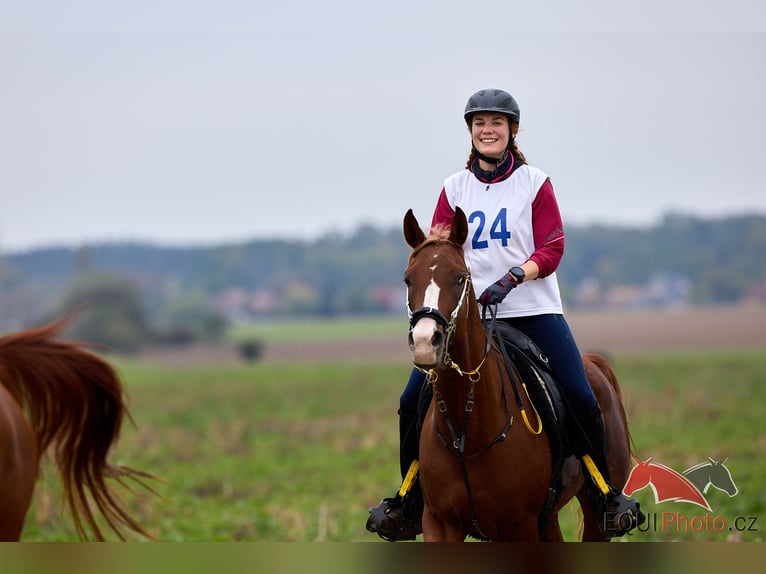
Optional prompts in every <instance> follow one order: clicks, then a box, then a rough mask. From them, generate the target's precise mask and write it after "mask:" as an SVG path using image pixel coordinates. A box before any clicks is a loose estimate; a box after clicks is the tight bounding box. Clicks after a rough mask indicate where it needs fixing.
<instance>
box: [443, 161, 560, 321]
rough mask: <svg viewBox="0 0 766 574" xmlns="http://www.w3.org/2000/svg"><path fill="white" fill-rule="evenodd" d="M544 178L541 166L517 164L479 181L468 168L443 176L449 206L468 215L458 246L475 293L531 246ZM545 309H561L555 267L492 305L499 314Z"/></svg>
mask: <svg viewBox="0 0 766 574" xmlns="http://www.w3.org/2000/svg"><path fill="white" fill-rule="evenodd" d="M547 178H548V176H547V175H546V174H545V173H544V172H543V171H542V170H540V169H538V168H536V167H531V166H528V165H522V166H521V167H519V168H518V169H516V171H514V172H513V173H512V174H511V176H510V177H509V178H508V179H506V180H504V181H500V182H498V183H492V184H487V183H482V182H481V181H479V180H478V179H477V178H476V176H474V175H473V173H471V172H470V171H469V170H467V169H466V170H463V171H460V172H458V173H456V174H454V175H452V176H450V177H448V178H447V179H446V180H445V182H444V191H445V193H446V195H447V201H448V202H449V204H450V206H451V207H452V209H453V210H454V209H455V208H456V207H460V208H461V209H462V210H463V211H464V212H465V215H466V217H467V218H468V238H467V239H466V242H465V244H464V245H463V249H464V251H465V261H466V264H467V265H468V269H469V270H470V271H471V278H472V280H473V287H474V290H475V291H476V297H478V296H479V295H481V293H482V292H483V291H484V289H486V288H487V287H488V286H489V285H491V284H492V283H494V282H495V281H497V280H498V279H500V278H501V277H502V276H503V275H505V274H506V273H508V270H509V269H510V268H511V267H513V266H514V265H521V264H522V263H524V262H525V261H527V259H529V256H530V255H532V253H533V252H534V250H535V239H534V233H533V229H532V202H533V201H534V199H535V196H536V195H537V192H538V191H539V189H540V187H541V186H542V185H543V183H545V180H546V179H547ZM544 313H562V305H561V294H560V293H559V285H558V280H557V279H556V273H555V272H554V273H552V274H551V275H548V276H547V277H544V278H542V279H535V280H534V281H529V282H525V283H522V284H521V285H519V286H518V287H516V289H514V290H513V291H511V292H510V293H509V294H508V296H507V297H506V298H505V300H504V301H503V302H502V303H501V304H500V305H498V307H497V316H498V317H525V316H529V315H541V314H544Z"/></svg>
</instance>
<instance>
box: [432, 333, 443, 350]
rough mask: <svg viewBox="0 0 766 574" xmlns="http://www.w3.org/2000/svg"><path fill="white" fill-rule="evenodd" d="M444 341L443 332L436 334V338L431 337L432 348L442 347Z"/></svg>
mask: <svg viewBox="0 0 766 574" xmlns="http://www.w3.org/2000/svg"><path fill="white" fill-rule="evenodd" d="M443 341H444V335H443V334H442V332H441V331H436V332H435V333H434V336H433V337H431V346H433V347H434V348H437V347H440V346H441V345H442V342H443Z"/></svg>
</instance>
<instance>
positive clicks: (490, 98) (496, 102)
mask: <svg viewBox="0 0 766 574" xmlns="http://www.w3.org/2000/svg"><path fill="white" fill-rule="evenodd" d="M477 112H498V113H501V114H505V115H506V116H508V121H511V122H516V123H519V117H520V115H521V111H520V110H519V104H518V103H517V102H516V100H515V99H514V98H513V96H512V95H511V94H509V93H508V92H506V91H503V90H495V89H488V90H479V91H478V92H476V93H475V94H474V95H472V96H471V97H470V98H468V103H467V104H466V105H465V113H464V114H463V118H465V123H466V124H468V127H469V128H470V127H471V118H472V117H473V115H474V114H475V113H477Z"/></svg>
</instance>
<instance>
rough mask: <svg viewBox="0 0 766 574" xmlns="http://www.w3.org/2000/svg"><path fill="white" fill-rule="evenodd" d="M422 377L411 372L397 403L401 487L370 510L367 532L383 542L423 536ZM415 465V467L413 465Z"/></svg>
mask: <svg viewBox="0 0 766 574" xmlns="http://www.w3.org/2000/svg"><path fill="white" fill-rule="evenodd" d="M424 384H425V375H424V374H423V373H422V372H420V371H419V370H417V369H413V370H412V373H411V374H410V379H409V381H408V382H407V386H406V387H405V389H404V392H403V393H402V395H401V397H400V399H399V465H400V469H401V473H402V486H401V487H400V488H399V490H398V491H397V492H396V494H395V495H394V496H393V497H391V498H384V499H383V500H381V501H380V504H379V505H378V506H377V507H376V508H371V509H370V517H369V519H368V520H367V529H368V530H369V531H370V532H376V533H377V534H378V536H380V537H381V538H383V539H385V540H390V541H392V542H393V541H396V540H414V539H415V536H416V535H418V534H420V533H421V532H422V528H421V516H422V514H423V496H422V494H421V491H420V482H419V480H418V478H417V460H418V450H419V440H420V432H419V427H420V415H421V409H419V401H420V396H421V392H422V390H423V387H424ZM413 463H414V465H413Z"/></svg>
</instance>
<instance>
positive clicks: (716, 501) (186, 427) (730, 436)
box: [22, 320, 766, 542]
mask: <svg viewBox="0 0 766 574" xmlns="http://www.w3.org/2000/svg"><path fill="white" fill-rule="evenodd" d="M395 323H396V325H394V322H393V321H392V324H391V326H390V327H383V328H386V329H387V328H390V329H391V330H392V332H393V331H394V329H396V332H397V333H399V332H400V331H401V320H397V321H396V322H395ZM341 331H342V329H341ZM304 332H305V330H304ZM379 332H380V331H378V330H377V329H376V328H375V327H370V326H369V325H366V326H365V325H362V326H360V328H359V330H358V331H355V332H354V335H353V337H354V338H355V339H359V338H363V337H364V336H365V335H364V334H365V333H379ZM346 334H348V331H346ZM274 336H275V337H276V338H277V339H279V337H284V340H285V341H292V342H295V338H294V337H295V335H294V334H293V335H285V334H284V333H281V334H277V335H274ZM290 337H293V338H292V339H291V338H290ZM326 337H327V339H326V340H329V339H332V338H334V340H335V341H336V342H341V343H342V340H343V338H342V336H341V334H330V333H329V332H328V333H327V335H326ZM611 359H612V361H613V365H614V367H615V370H616V372H617V374H618V376H619V378H620V381H621V384H622V388H623V394H624V398H625V402H626V405H627V410H628V413H629V418H630V421H631V430H632V435H633V439H634V442H635V447H636V454H637V456H638V457H640V458H642V459H646V458H648V457H650V456H651V457H654V459H655V460H656V461H658V462H661V463H662V464H664V465H666V466H669V467H671V468H673V469H676V470H678V471H682V470H684V469H686V468H688V467H689V466H692V465H694V464H696V463H699V462H703V461H705V460H707V458H708V457H712V458H714V459H717V460H722V459H724V458H728V460H727V463H726V464H727V466H728V468H729V469H730V471H731V474H732V477H733V479H734V481H735V482H736V484H737V486H738V488H739V493H738V494H737V495H736V496H734V497H728V496H727V495H726V494H724V493H723V492H720V491H718V490H714V489H711V490H710V491H709V492H708V493H707V498H708V500H709V502H710V504H711V506H712V508H713V512H712V513H709V512H707V511H704V510H702V509H700V508H699V507H693V506H692V505H689V504H683V503H678V502H664V503H661V504H656V503H655V501H654V496H653V493H652V491H651V489H650V488H646V489H644V490H641V491H639V492H638V493H637V494H636V497H637V498H638V499H639V500H640V501H641V503H642V508H643V509H644V510H646V511H647V512H648V513H649V514H650V516H652V515H657V517H658V518H657V519H656V520H658V521H660V524H658V527H657V528H654V529H648V530H646V531H643V532H639V533H637V534H636V535H635V536H632V537H630V539H631V540H641V541H643V540H686V541H697V540H699V541H702V540H746V541H756V540H758V541H760V540H763V538H764V536H763V529H766V492H765V491H764V489H763V478H762V477H763V476H764V471H766V460H765V459H764V452H766V431H764V424H763V421H764V420H765V416H766V385H764V383H765V382H766V380H765V379H766V376H765V375H764V366H766V349H760V350H758V349H755V350H718V351H710V350H704V351H676V352H671V351H668V352H663V353H657V352H645V353H639V354H636V353H632V354H629V355H622V354H616V355H613V356H612V357H611ZM115 364H116V366H117V367H118V369H119V371H120V373H121V375H122V377H123V380H124V382H125V384H126V387H127V389H128V393H129V396H130V401H129V402H130V406H131V410H132V413H133V417H134V419H135V423H136V427H135V428H134V427H131V426H126V427H125V428H124V430H123V436H122V439H121V442H120V444H119V446H118V448H117V450H116V451H115V453H114V460H115V461H119V462H122V463H124V464H128V465H131V466H135V467H137V468H141V469H143V470H147V471H150V472H152V473H154V474H156V475H159V476H161V477H163V479H164V480H165V482H164V483H158V484H157V488H158V490H159V492H160V493H161V494H162V496H163V498H161V499H160V498H156V497H152V496H151V495H146V496H142V495H140V493H138V494H136V495H133V494H128V495H126V499H127V500H128V501H129V503H130V505H131V508H132V509H133V510H134V512H135V513H136V515H137V516H138V517H139V518H140V521H141V522H142V523H143V524H145V525H146V526H147V527H148V529H149V531H150V532H152V533H153V534H154V535H155V536H156V537H157V538H158V539H160V540H163V541H369V542H373V541H378V540H379V539H378V538H377V537H376V536H374V535H372V534H370V533H368V532H367V531H366V530H365V528H364V523H365V520H366V518H367V508H368V507H369V506H371V505H375V504H377V502H378V501H379V499H380V498H382V497H383V496H389V495H391V494H392V493H393V490H394V489H395V487H396V486H397V485H398V484H397V483H398V478H399V477H398V454H397V453H398V430H397V417H396V410H397V404H398V397H399V393H400V392H401V389H402V387H403V385H404V382H405V380H406V377H407V376H408V374H409V369H410V368H409V366H408V364H407V363H406V361H378V362H375V361H372V362H369V363H366V362H365V361H362V360H360V361H335V362H334V361H332V360H331V358H327V360H324V361H321V362H316V361H298V362H296V361H292V362H289V361H286V362H278V361H269V362H261V363H252V364H246V363H237V362H231V363H226V364H213V365H204V364H193V365H192V364H190V365H189V366H188V367H178V366H167V365H163V364H150V363H146V362H142V361H138V360H130V361H128V360H124V359H119V360H116V361H115ZM58 500H59V498H58V493H57V486H56V481H55V480H54V476H53V474H52V473H51V472H46V474H45V476H44V477H43V479H42V480H41V481H40V483H39V484H38V491H37V494H36V502H35V507H34V508H33V510H32V511H31V512H30V515H29V517H28V521H27V526H26V528H25V531H24V533H23V538H22V539H23V540H29V541H31V540H75V539H76V536H75V534H74V530H73V528H71V525H70V522H69V521H68V519H65V518H63V517H62V516H60V515H59V512H58ZM665 512H667V513H681V514H683V515H684V516H685V517H688V518H689V521H690V523H691V525H698V524H699V520H703V519H704V515H705V514H711V515H712V516H713V517H714V518H715V517H722V518H723V519H725V520H726V524H727V527H726V529H725V530H724V531H721V532H715V531H708V530H702V531H700V530H694V529H692V528H691V526H690V528H689V529H687V530H688V531H684V530H683V529H680V530H679V529H674V528H672V527H666V528H659V526H661V520H662V517H663V516H664V515H663V513H665ZM562 514H563V516H562V523H563V526H564V532H565V537H566V538H567V539H570V540H571V539H574V537H575V533H576V527H577V513H576V509H575V508H574V507H572V508H570V509H565V511H564V512H563V513H562ZM694 516H700V517H702V518H700V519H698V520H697V521H693V520H692V518H693V517H694ZM737 517H754V518H755V519H756V520H755V522H751V521H749V520H748V521H743V520H741V521H739V522H738V523H737V525H738V526H740V527H750V528H754V529H756V530H744V531H742V532H738V531H736V530H735V529H733V528H734V523H735V519H736V518H737ZM715 524H716V525H717V526H720V524H721V523H720V520H718V521H717V522H716V523H715ZM730 527H731V528H732V530H729V529H728V528H730Z"/></svg>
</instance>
